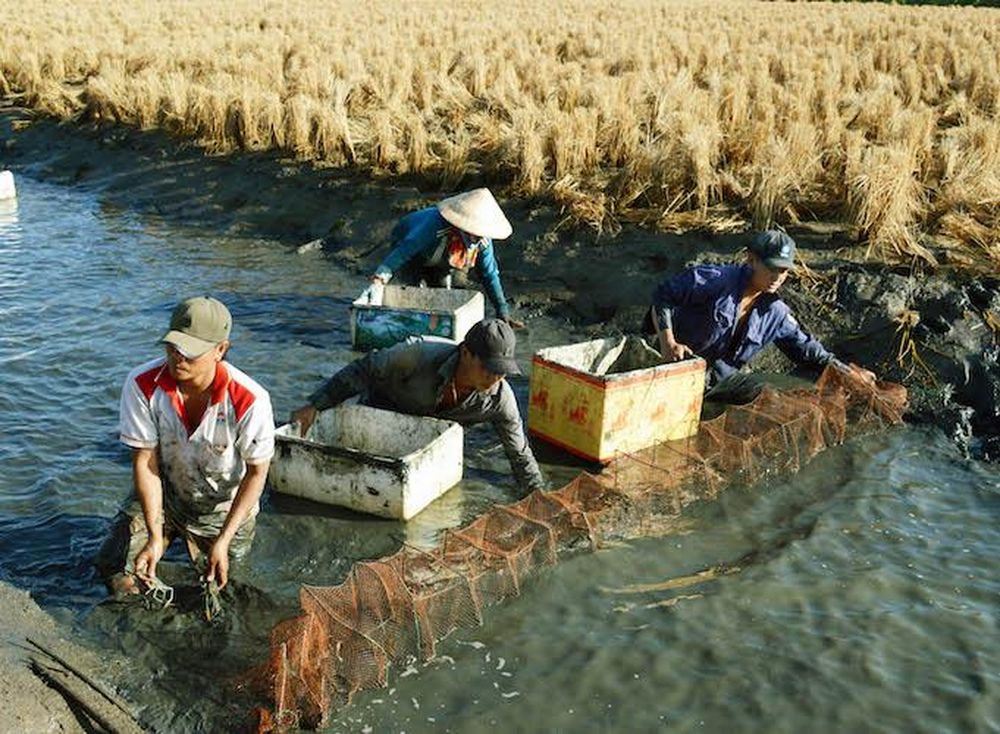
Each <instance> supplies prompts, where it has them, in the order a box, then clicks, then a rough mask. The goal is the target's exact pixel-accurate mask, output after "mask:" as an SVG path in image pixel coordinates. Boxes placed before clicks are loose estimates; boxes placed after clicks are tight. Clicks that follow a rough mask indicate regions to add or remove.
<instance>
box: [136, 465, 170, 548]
mask: <svg viewBox="0 0 1000 734" xmlns="http://www.w3.org/2000/svg"><path fill="white" fill-rule="evenodd" d="M132 482H133V484H134V485H135V493H136V496H137V497H138V498H139V505H140V506H141V507H142V517H143V519H144V520H145V521H146V530H147V532H148V533H149V536H150V537H151V538H161V537H162V536H163V482H162V480H161V479H160V467H159V463H158V461H157V458H156V453H155V450H148V449H143V450H140V452H139V453H138V454H136V455H135V456H134V457H133V459H132Z"/></svg>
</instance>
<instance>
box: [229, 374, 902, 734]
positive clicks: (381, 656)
mask: <svg viewBox="0 0 1000 734" xmlns="http://www.w3.org/2000/svg"><path fill="white" fill-rule="evenodd" d="M905 408H906V389H905V388H903V387H902V386H901V385H895V384H889V383H877V384H872V383H869V382H867V381H866V380H864V379H863V378H862V377H861V376H860V375H858V374H856V373H848V372H843V371H840V370H837V369H834V368H827V369H826V370H825V371H824V373H823V375H822V376H821V377H820V379H819V381H818V382H817V385H816V388H815V389H814V390H789V391H777V390H773V389H770V388H768V389H765V390H764V391H763V392H762V393H761V395H760V396H759V397H758V398H757V399H756V400H754V401H753V402H752V403H750V404H749V405H745V406H739V407H731V408H729V409H728V410H727V411H726V412H725V413H723V414H722V415H721V416H719V417H718V418H715V419H713V420H709V421H705V422H704V423H702V424H701V426H700V428H699V430H698V433H697V434H696V435H694V436H692V437H690V438H687V439H683V440H680V441H674V442H670V443H665V444H660V445H658V446H654V447H651V448H649V449H645V450H643V451H639V452H636V453H632V454H621V455H619V456H617V457H616V458H615V459H614V460H613V461H612V462H611V464H609V465H608V466H607V467H606V468H605V469H604V471H603V472H602V473H601V474H600V475H599V476H593V475H590V474H587V473H581V474H580V475H579V476H578V477H577V478H576V479H574V480H573V481H571V482H570V483H569V484H567V485H566V486H564V487H562V488H560V489H557V490H554V491H551V492H533V493H532V494H531V495H529V496H528V497H525V498H524V499H522V500H520V501H519V502H515V503H513V504H511V505H506V506H496V507H493V508H492V509H490V510H489V511H488V512H486V513H484V514H483V515H481V516H479V517H478V518H476V519H475V520H473V521H472V522H470V523H469V524H468V525H466V526H465V527H462V528H459V529H457V530H450V531H446V532H445V533H443V537H442V540H441V542H440V543H439V544H438V546H437V547H436V548H434V549H433V550H430V551H422V550H417V549H414V548H409V547H404V548H403V549H402V550H400V551H398V552H397V553H395V554H393V555H391V556H388V557H386V558H382V559H379V560H376V561H365V562H359V563H357V564H355V565H354V567H353V568H352V569H351V572H350V574H349V575H348V577H347V578H346V579H345V580H344V582H343V583H342V584H340V585H339V586H331V587H318V586H303V587H302V590H301V593H300V602H301V606H302V614H301V615H300V616H298V617H296V618H294V619H291V620H287V621H285V622H282V623H280V624H278V625H277V626H276V627H275V628H274V630H273V631H272V634H271V650H270V655H269V656H268V660H267V662H266V663H264V664H263V665H262V666H260V667H259V668H257V669H255V670H253V671H251V672H250V673H248V674H247V675H246V676H244V680H246V681H249V682H250V683H251V684H252V685H254V686H255V687H257V689H258V690H259V691H260V692H261V693H262V695H264V696H266V697H267V699H268V700H269V701H270V704H271V706H272V708H271V709H269V710H260V720H259V724H260V730H261V731H271V730H284V729H288V728H291V727H306V728H312V727H319V726H322V725H324V723H325V722H326V721H327V719H328V717H329V715H330V713H331V712H332V711H333V710H335V709H336V708H337V707H339V706H343V705H346V704H347V703H348V702H350V700H351V697H352V695H354V694H355V693H357V692H358V691H361V690H365V689H371V688H380V687H383V686H385V685H386V684H387V680H388V675H389V669H390V666H391V665H392V664H393V663H396V664H397V665H401V664H405V663H406V662H407V661H410V660H414V659H419V658H424V659H427V658H431V657H433V656H434V655H435V654H436V649H437V647H436V646H437V644H438V643H439V642H441V640H443V639H445V638H446V637H447V636H448V635H449V634H451V633H452V632H453V631H455V630H457V629H461V628H468V627H474V626H477V625H480V624H482V622H483V615H484V610H485V609H486V608H487V607H489V606H491V605H494V604H499V603H502V602H504V601H506V600H508V599H511V598H512V597H516V596H518V595H519V594H520V593H521V589H522V588H523V587H524V584H525V583H526V582H527V581H528V580H529V579H530V578H532V577H533V576H535V575H537V574H538V573H539V571H541V570H542V569H544V568H545V567H546V566H550V565H552V564H554V563H556V562H558V560H559V558H560V557H561V556H563V555H565V554H568V553H571V552H574V551H580V550H585V549H594V548H597V547H599V546H600V545H601V544H602V543H606V542H608V541H612V540H621V539H626V538H634V537H641V536H645V535H656V534H664V533H668V532H670V531H671V530H672V529H673V528H674V527H676V524H677V522H678V521H679V518H680V517H681V515H682V513H683V511H684V508H685V507H687V506H689V505H691V504H692V503H694V502H701V501H706V500H712V499H714V498H715V497H717V496H718V494H719V492H721V491H722V490H723V489H724V488H725V487H726V486H731V485H733V484H735V483H742V482H753V481H758V480H760V479H761V478H762V477H765V476H769V475H770V476H775V475H784V474H788V473H790V472H794V471H797V470H798V469H799V468H800V467H801V466H802V465H803V464H805V463H806V462H808V461H809V460H810V459H811V458H812V457H813V456H815V455H816V454H817V453H819V452H820V451H822V450H823V449H824V448H826V447H828V446H832V445H835V444H838V443H841V442H842V441H844V440H845V439H846V438H848V437H850V436H852V435H859V434H862V433H866V432H871V431H874V430H878V429H881V428H884V427H886V426H890V425H894V424H897V423H899V422H901V421H902V416H903V411H904V410H905Z"/></svg>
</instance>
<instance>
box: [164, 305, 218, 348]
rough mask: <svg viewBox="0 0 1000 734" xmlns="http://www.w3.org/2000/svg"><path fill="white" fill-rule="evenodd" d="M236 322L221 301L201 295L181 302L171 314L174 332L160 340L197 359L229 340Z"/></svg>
mask: <svg viewBox="0 0 1000 734" xmlns="http://www.w3.org/2000/svg"><path fill="white" fill-rule="evenodd" d="M232 325H233V317H232V316H230V315H229V309H228V308H226V307H225V305H223V303H222V302H221V301H217V300H216V299H214V298H209V297H206V296H197V297H196V298H188V299H187V300H186V301H181V302H180V303H178V304H177V307H176V308H175V309H174V312H173V313H172V314H171V315H170V331H168V332H167V333H166V334H164V335H163V338H162V339H160V341H161V342H163V343H164V344H173V345H174V346H175V347H177V350H178V351H179V352H180V353H181V354H183V355H184V356H185V357H187V358H189V359H194V358H195V357H200V356H201V355H203V354H204V353H205V352H207V351H208V350H209V349H211V348H212V347H214V346H215V345H216V344H218V343H219V342H224V341H225V340H226V339H228V338H229V330H230V328H232Z"/></svg>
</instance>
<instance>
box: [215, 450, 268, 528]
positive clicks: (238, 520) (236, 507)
mask: <svg viewBox="0 0 1000 734" xmlns="http://www.w3.org/2000/svg"><path fill="white" fill-rule="evenodd" d="M270 464H271V462H270V461H264V462H262V463H260V464H247V471H246V474H244V475H243V480H242V481H241V482H240V486H239V487H238V488H237V490H236V496H235V497H234V498H233V504H232V506H231V507H230V508H229V514H228V515H226V521H225V523H223V525H222V530H221V531H220V532H219V540H223V541H224V542H226V543H229V542H230V541H232V539H233V536H235V535H236V532H237V531H238V530H239V529H240V525H242V524H243V521H244V520H246V519H247V517H248V516H249V515H250V511H251V510H253V508H254V507H256V506H257V502H258V501H259V500H260V496H261V494H263V492H264V482H265V481H266V480H267V469H268V467H269V466H270Z"/></svg>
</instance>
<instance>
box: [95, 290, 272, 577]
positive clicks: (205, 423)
mask: <svg viewBox="0 0 1000 734" xmlns="http://www.w3.org/2000/svg"><path fill="white" fill-rule="evenodd" d="M231 326H232V317H231V316H230V314H229V310H228V309H227V308H226V307H225V306H224V305H223V304H222V303H220V302H219V301H217V300H216V299H214V298H204V297H199V298H189V299H188V300H186V301H184V302H182V303H180V304H179V305H178V306H177V307H176V308H175V309H174V312H173V315H172V316H171V319H170V330H169V331H168V332H167V333H166V334H165V335H164V336H163V338H162V339H161V341H162V342H163V343H164V345H165V348H166V356H165V357H160V358H159V359H155V360H153V361H151V362H147V363H146V364H144V365H141V366H140V367H137V368H136V369H134V370H132V372H131V373H130V374H129V376H128V378H127V379H126V380H125V386H124V388H123V389H122V397H121V425H120V429H121V440H122V442H123V443H124V444H125V445H126V446H128V447H130V448H131V449H132V478H133V481H134V485H135V494H136V498H135V501H134V502H132V503H131V505H130V506H129V507H127V508H126V509H125V510H123V511H122V513H120V515H119V518H118V520H117V522H116V523H115V527H114V529H113V530H112V534H111V536H110V537H109V539H108V541H107V542H106V543H105V546H104V548H102V551H101V555H100V557H99V560H98V566H99V567H100V568H101V571H102V572H103V573H104V575H105V578H106V579H107V581H108V585H109V587H110V588H111V589H112V591H116V592H126V593H127V592H133V591H140V590H142V589H143V588H144V587H145V588H149V587H150V586H151V585H154V584H156V583H158V582H157V579H156V565H157V563H158V562H159V560H160V558H162V556H163V554H164V552H165V551H166V549H167V547H168V546H169V545H170V543H171V541H172V540H173V539H174V538H175V537H178V536H179V537H183V538H184V541H185V543H186V545H187V549H188V553H189V555H190V556H191V559H192V561H193V562H194V563H195V565H196V566H197V567H199V568H200V569H201V570H202V571H203V572H204V574H205V576H204V578H205V581H206V582H214V583H215V584H217V586H218V588H220V589H221V588H222V587H223V586H225V585H226V582H227V580H228V577H229V562H230V558H231V557H232V558H234V559H239V558H242V557H243V556H244V555H245V554H246V553H247V552H248V551H249V549H250V544H251V542H252V540H253V534H254V528H255V518H256V515H257V512H258V510H259V509H260V496H261V493H262V491H263V489H264V480H265V479H266V477H267V469H268V466H269V464H270V461H271V456H272V455H273V453H274V418H273V413H272V410H271V399H270V396H269V395H268V394H267V391H266V390H265V389H264V388H263V387H261V386H260V385H258V384H257V383H256V382H254V380H252V379H251V378H250V377H248V376H247V375H246V374H244V373H243V372H241V371H240V370H238V369H237V368H236V367H234V366H233V365H231V364H229V363H227V362H225V361H224V357H225V355H226V351H227V350H228V349H229V332H230V328H231Z"/></svg>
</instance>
